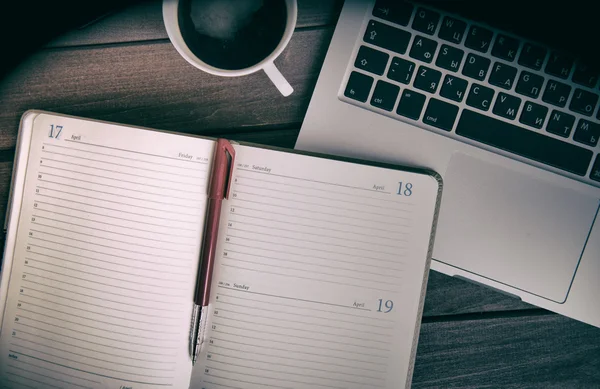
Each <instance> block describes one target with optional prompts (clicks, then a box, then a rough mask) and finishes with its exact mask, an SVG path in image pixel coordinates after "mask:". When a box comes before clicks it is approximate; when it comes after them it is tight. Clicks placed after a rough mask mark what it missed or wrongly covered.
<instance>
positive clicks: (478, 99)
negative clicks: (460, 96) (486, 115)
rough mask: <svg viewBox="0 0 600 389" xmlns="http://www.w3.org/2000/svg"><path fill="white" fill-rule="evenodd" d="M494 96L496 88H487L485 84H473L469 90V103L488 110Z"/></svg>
mask: <svg viewBox="0 0 600 389" xmlns="http://www.w3.org/2000/svg"><path fill="white" fill-rule="evenodd" d="M493 98H494V90H493V89H490V88H486V87H485V86H483V85H479V84H471V89H470V90H469V96H468V97H467V104H468V105H470V106H471V107H475V108H477V109H481V110H482V111H487V110H488V109H490V103H491V102H492V99H493Z"/></svg>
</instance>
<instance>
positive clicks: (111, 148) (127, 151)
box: [44, 139, 207, 165]
mask: <svg viewBox="0 0 600 389" xmlns="http://www.w3.org/2000/svg"><path fill="white" fill-rule="evenodd" d="M65 141H66V142H71V143H76V144H83V145H88V146H94V147H100V148H104V149H110V150H118V151H123V152H126V153H134V154H141V155H149V156H152V157H158V158H166V159H174V160H176V161H181V162H191V163H197V164H201V165H206V164H207V162H203V161H191V160H189V159H181V158H175V157H168V156H166V155H160V154H152V153H144V152H142V151H135V150H126V149H120V148H118V147H112V146H106V145H100V144H95V143H88V142H82V141H73V140H71V139H65ZM44 144H46V143H44ZM72 149H75V148H72ZM82 151H87V150H82ZM107 155H111V154H107ZM111 156H112V155H111Z"/></svg>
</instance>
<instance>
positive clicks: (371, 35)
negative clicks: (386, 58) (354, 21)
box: [363, 20, 411, 54]
mask: <svg viewBox="0 0 600 389" xmlns="http://www.w3.org/2000/svg"><path fill="white" fill-rule="evenodd" d="M410 37H411V35H410V33H409V32H406V31H403V30H400V29H398V28H394V27H392V26H388V25H387V24H383V23H379V22H376V21H373V20H371V21H370V22H369V26H368V27H367V31H365V36H364V37H363V40H364V41H365V42H367V43H370V44H373V45H375V46H379V47H383V48H384V49H388V50H391V51H395V52H396V53H399V54H404V53H406V48H407V47H408V42H409V41H410Z"/></svg>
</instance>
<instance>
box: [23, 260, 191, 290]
mask: <svg viewBox="0 0 600 389" xmlns="http://www.w3.org/2000/svg"><path fill="white" fill-rule="evenodd" d="M30 260H32V259H30ZM35 261H36V262H40V263H44V264H47V265H51V266H54V267H58V268H62V269H67V270H71V271H74V272H76V273H82V274H89V275H92V276H96V277H102V278H107V279H111V280H115V281H123V282H127V283H131V284H136V285H143V286H150V287H153V288H162V289H172V290H188V288H180V287H173V286H164V285H155V284H146V283H143V282H139V281H131V280H127V279H123V278H116V277H109V276H107V275H104V274H96V273H91V272H87V271H85V270H80V269H73V268H70V267H66V266H60V265H56V264H54V263H50V262H42V261H39V260H35ZM25 266H26V267H30V268H32V269H37V270H41V271H49V272H50V273H56V274H59V275H63V276H65V274H64V273H59V272H53V271H51V270H48V269H43V268H39V267H36V266H31V265H30V264H25Z"/></svg>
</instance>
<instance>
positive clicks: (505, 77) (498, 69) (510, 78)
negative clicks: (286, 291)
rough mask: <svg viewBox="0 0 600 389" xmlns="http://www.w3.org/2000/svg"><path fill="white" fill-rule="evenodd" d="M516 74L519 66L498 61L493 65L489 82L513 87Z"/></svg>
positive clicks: (502, 86) (509, 87)
mask: <svg viewBox="0 0 600 389" xmlns="http://www.w3.org/2000/svg"><path fill="white" fill-rule="evenodd" d="M516 76H517V68H513V67H512V66H508V65H504V64H502V63H500V62H496V63H495V64H494V66H493V67H492V72H491V73H490V79H489V83H490V84H492V85H496V86H499V87H500V88H504V89H511V88H512V86H513V82H514V81H515V77H516Z"/></svg>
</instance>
